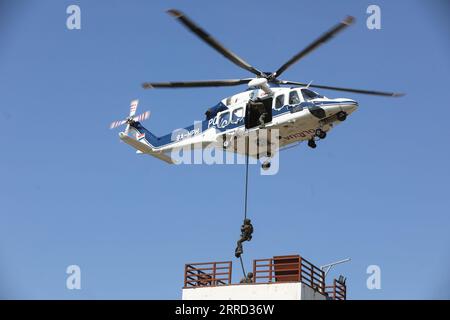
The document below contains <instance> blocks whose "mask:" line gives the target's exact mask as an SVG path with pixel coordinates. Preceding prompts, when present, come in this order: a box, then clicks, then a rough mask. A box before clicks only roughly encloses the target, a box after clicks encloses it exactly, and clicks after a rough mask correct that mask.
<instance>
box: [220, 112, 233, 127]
mask: <svg viewBox="0 0 450 320" xmlns="http://www.w3.org/2000/svg"><path fill="white" fill-rule="evenodd" d="M229 123H230V112H229V111H227V112H223V113H221V114H220V116H219V121H218V127H219V128H223V127H225V126H227V125H228V124H229Z"/></svg>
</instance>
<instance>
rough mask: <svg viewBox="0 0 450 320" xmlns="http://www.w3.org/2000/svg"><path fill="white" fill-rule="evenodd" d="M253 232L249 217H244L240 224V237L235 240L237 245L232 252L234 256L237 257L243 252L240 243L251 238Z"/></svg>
mask: <svg viewBox="0 0 450 320" xmlns="http://www.w3.org/2000/svg"><path fill="white" fill-rule="evenodd" d="M252 234H253V225H252V222H251V220H250V219H247V218H246V219H244V224H243V225H242V226H241V238H240V239H239V240H238V241H237V247H236V250H235V252H234V255H235V256H236V258H239V257H240V256H241V254H242V253H243V252H244V249H243V247H242V243H243V242H245V241H250V240H252Z"/></svg>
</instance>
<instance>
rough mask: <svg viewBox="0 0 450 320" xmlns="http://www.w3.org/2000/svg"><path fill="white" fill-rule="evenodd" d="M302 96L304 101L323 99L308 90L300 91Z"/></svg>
mask: <svg viewBox="0 0 450 320" xmlns="http://www.w3.org/2000/svg"><path fill="white" fill-rule="evenodd" d="M302 95H303V99H305V101H308V100H312V99H317V98H323V96H322V95H320V94H318V93H317V92H314V91H312V90H309V89H302Z"/></svg>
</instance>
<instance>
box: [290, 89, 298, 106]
mask: <svg viewBox="0 0 450 320" xmlns="http://www.w3.org/2000/svg"><path fill="white" fill-rule="evenodd" d="M298 103H300V98H299V97H298V92H297V90H292V91H291V92H290V93H289V104H298Z"/></svg>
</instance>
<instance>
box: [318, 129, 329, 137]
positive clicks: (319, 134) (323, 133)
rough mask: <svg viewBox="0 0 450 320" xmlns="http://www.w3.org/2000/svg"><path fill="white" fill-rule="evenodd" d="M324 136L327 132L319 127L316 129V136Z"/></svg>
mask: <svg viewBox="0 0 450 320" xmlns="http://www.w3.org/2000/svg"><path fill="white" fill-rule="evenodd" d="M326 136H327V133H326V132H325V131H323V130H322V129H320V128H318V129H316V137H318V138H320V139H325V138H326Z"/></svg>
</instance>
